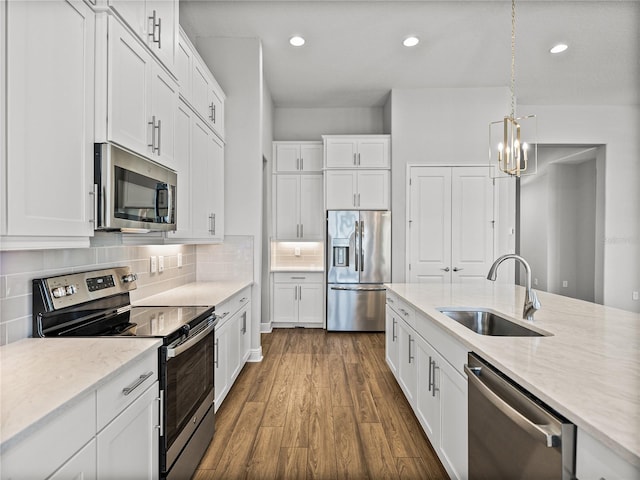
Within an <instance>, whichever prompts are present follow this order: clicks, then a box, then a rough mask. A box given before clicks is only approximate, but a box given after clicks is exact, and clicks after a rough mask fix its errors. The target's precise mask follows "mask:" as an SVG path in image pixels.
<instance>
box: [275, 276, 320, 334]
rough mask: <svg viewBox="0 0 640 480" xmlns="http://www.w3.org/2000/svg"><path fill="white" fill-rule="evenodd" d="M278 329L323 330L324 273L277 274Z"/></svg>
mask: <svg viewBox="0 0 640 480" xmlns="http://www.w3.org/2000/svg"><path fill="white" fill-rule="evenodd" d="M271 296H272V298H271V300H272V302H271V304H272V309H273V310H272V316H271V321H272V323H273V325H274V326H275V327H295V326H308V327H322V324H323V321H324V315H323V305H324V283H323V280H322V274H321V273H300V274H298V273H296V274H289V273H274V274H273V283H272V290H271Z"/></svg>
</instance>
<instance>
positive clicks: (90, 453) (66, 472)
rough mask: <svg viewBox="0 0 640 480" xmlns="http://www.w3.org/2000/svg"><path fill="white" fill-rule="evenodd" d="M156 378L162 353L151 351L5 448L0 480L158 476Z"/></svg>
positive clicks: (0, 466) (157, 394)
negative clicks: (126, 392)
mask: <svg viewBox="0 0 640 480" xmlns="http://www.w3.org/2000/svg"><path fill="white" fill-rule="evenodd" d="M141 376H143V377H145V379H144V381H142V382H140V377H141ZM157 379H158V350H157V349H152V350H150V351H148V352H147V353H145V354H143V355H142V357H141V358H138V359H137V360H134V361H132V362H130V364H128V365H125V366H124V368H123V370H122V372H121V373H119V374H117V375H115V376H114V377H112V378H111V379H109V380H107V382H106V383H104V384H102V385H101V386H99V387H98V388H96V389H94V390H92V391H90V392H89V393H87V394H86V395H85V396H84V397H82V398H80V399H77V400H74V401H73V402H74V404H73V405H71V406H68V407H62V410H63V411H62V412H61V413H60V414H58V415H56V416H54V418H52V419H50V420H47V421H45V423H44V424H43V425H42V426H40V427H39V428H37V429H35V430H34V431H33V432H32V433H30V434H29V435H28V436H26V437H25V438H24V439H22V440H21V441H19V442H18V443H16V444H15V445H12V446H10V447H9V448H7V449H5V450H3V452H2V461H1V462H0V478H6V479H11V478H13V479H22V478H24V479H32V478H51V479H55V480H71V479H74V480H77V479H83V480H90V479H95V478H100V479H103V478H104V479H111V478H114V479H115V478H135V479H149V480H151V479H156V478H158V475H159V467H160V457H159V433H158V428H159V426H160V410H159V391H158V380H157ZM136 384H137V386H135V385H136ZM127 387H129V388H130V389H131V391H130V393H129V394H125V393H124V392H123V389H124V388H127Z"/></svg>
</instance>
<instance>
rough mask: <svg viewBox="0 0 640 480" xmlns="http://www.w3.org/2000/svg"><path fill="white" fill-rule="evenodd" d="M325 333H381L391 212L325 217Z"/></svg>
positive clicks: (388, 268) (388, 277)
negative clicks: (337, 331)
mask: <svg viewBox="0 0 640 480" xmlns="http://www.w3.org/2000/svg"><path fill="white" fill-rule="evenodd" d="M326 258H327V330H342V331H369V332H381V331H384V319H385V297H386V294H385V288H384V286H383V285H382V284H383V283H385V282H390V281H391V212H388V211H378V210H375V211H357V210H344V211H338V210H329V211H328V212H327V257H326Z"/></svg>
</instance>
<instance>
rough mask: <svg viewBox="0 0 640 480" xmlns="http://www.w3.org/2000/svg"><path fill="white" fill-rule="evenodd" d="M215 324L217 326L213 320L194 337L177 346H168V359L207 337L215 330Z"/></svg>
mask: <svg viewBox="0 0 640 480" xmlns="http://www.w3.org/2000/svg"><path fill="white" fill-rule="evenodd" d="M215 326H216V324H215V322H211V324H210V325H209V326H208V327H207V328H205V329H204V330H202V331H201V332H200V333H198V334H197V335H194V336H193V337H191V338H189V339H188V340H187V341H186V342H184V343H181V344H180V345H178V346H176V347H175V348H167V359H169V358H174V357H177V356H178V355H180V354H181V353H184V352H185V351H186V350H189V349H190V348H191V347H193V346H194V345H195V344H197V343H198V342H199V341H200V340H202V339H203V338H204V337H206V336H207V335H209V334H210V333H211V332H213V329H214V328H215Z"/></svg>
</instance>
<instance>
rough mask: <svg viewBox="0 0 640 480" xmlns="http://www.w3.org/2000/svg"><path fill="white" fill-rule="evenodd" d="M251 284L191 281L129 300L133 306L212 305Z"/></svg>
mask: <svg viewBox="0 0 640 480" xmlns="http://www.w3.org/2000/svg"><path fill="white" fill-rule="evenodd" d="M251 285H253V282H252V281H224V282H193V283H187V284H186V285H182V286H180V287H177V288H172V289H171V290H167V291H165V292H162V293H158V294H156V295H152V296H150V297H146V298H141V299H138V300H135V301H133V300H132V302H131V304H132V305H134V306H146V307H164V306H167V305H170V306H174V307H214V306H216V305H219V304H221V303H222V302H224V301H225V300H227V299H228V298H230V297H232V296H234V295H235V294H236V293H238V292H239V291H240V290H242V289H244V288H246V287H249V286H251Z"/></svg>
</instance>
